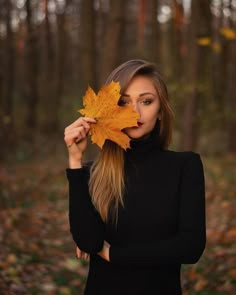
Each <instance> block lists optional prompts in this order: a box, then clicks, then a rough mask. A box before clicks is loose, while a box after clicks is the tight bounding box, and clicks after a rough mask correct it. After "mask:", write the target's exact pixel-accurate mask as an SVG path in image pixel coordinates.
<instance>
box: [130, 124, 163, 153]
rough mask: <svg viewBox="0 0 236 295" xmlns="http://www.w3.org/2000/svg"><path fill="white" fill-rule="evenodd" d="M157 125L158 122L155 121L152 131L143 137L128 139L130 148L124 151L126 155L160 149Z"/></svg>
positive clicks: (158, 127)
mask: <svg viewBox="0 0 236 295" xmlns="http://www.w3.org/2000/svg"><path fill="white" fill-rule="evenodd" d="M158 121H159V120H158ZM159 125H160V124H159V122H157V124H156V126H155V128H154V129H153V131H152V132H151V133H150V135H149V136H148V137H146V138H145V139H137V140H134V139H132V140H131V141H130V148H129V149H127V151H126V154H127V156H128V157H129V156H133V155H136V154H140V153H148V152H151V151H152V150H156V151H157V150H159V151H160V150H162V148H161V146H160V143H159V130H160V126H159Z"/></svg>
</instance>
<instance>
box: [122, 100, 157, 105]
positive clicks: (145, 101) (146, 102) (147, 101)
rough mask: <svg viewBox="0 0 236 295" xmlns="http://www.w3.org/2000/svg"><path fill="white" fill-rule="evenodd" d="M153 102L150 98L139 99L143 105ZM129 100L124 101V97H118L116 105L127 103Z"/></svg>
mask: <svg viewBox="0 0 236 295" xmlns="http://www.w3.org/2000/svg"><path fill="white" fill-rule="evenodd" d="M152 102H153V100H152V99H150V98H145V99H143V100H141V101H140V103H142V104H144V105H150V104H151V103H152ZM128 104H129V101H126V100H125V99H120V100H119V103H118V105H119V106H125V105H128Z"/></svg>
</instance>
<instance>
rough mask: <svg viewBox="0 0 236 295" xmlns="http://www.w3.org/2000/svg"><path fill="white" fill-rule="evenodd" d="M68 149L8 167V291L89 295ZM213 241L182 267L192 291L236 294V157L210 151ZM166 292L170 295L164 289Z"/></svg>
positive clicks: (2, 177)
mask: <svg viewBox="0 0 236 295" xmlns="http://www.w3.org/2000/svg"><path fill="white" fill-rule="evenodd" d="M65 159H66V156H65V153H64V152H61V151H57V152H55V153H54V152H52V153H50V155H44V156H43V157H41V156H38V157H34V158H32V157H28V158H27V157H24V156H22V154H20V153H18V155H17V157H16V160H14V159H13V160H11V161H8V162H7V163H4V164H3V165H1V167H0V185H1V191H0V208H1V209H0V249H1V250H0V294H1V295H25V294H27V295H28V294H32V295H38V294H48V295H75V294H76V295H80V294H81V295H82V294H83V288H84V283H85V280H86V275H87V271H88V262H87V261H83V260H78V259H77V258H76V256H75V245H74V243H73V241H72V239H71V236H70V233H69V226H68V194H67V189H68V187H67V181H66V177H65V167H66V165H67V163H66V160H65ZM202 160H203V164H204V168H205V179H206V213H207V246H206V249H205V252H204V255H203V256H202V258H201V259H200V260H199V262H198V263H196V264H194V265H183V266H182V285H183V293H184V295H216V294H218V295H235V294H236V243H235V241H236V181H235V180H236V157H235V156H233V155H225V156H223V157H222V156H221V157H211V158H210V157H202ZM163 295H164V294H163Z"/></svg>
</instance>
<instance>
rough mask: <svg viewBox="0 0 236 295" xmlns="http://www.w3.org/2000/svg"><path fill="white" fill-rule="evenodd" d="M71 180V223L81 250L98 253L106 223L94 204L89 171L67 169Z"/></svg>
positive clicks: (75, 239)
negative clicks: (89, 185) (89, 184)
mask: <svg viewBox="0 0 236 295" xmlns="http://www.w3.org/2000/svg"><path fill="white" fill-rule="evenodd" d="M66 175H67V179H68V182H69V225H70V232H71V234H72V237H73V240H74V241H75V243H76V245H77V246H78V247H79V248H80V250H82V251H84V252H86V253H89V254H96V253H98V252H99V251H100V250H101V249H102V247H103V242H104V223H103V221H102V219H101V217H100V215H99V213H98V212H97V210H96V209H95V207H94V206H93V204H92V201H91V197H90V195H89V189H88V179H89V171H88V169H86V168H85V167H83V168H80V169H69V168H68V169H66Z"/></svg>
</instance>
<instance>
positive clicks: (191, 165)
mask: <svg viewBox="0 0 236 295" xmlns="http://www.w3.org/2000/svg"><path fill="white" fill-rule="evenodd" d="M187 155H188V158H187V160H186V163H185V164H184V168H183V173H182V180H181V187H180V194H181V200H180V209H179V223H178V232H177V234H176V235H175V236H173V237H172V238H170V239H168V240H162V241H154V242H153V243H146V244H145V241H144V243H143V244H142V245H140V244H139V245H128V246H125V247H120V246H112V245H111V247H110V249H109V250H110V251H109V258H110V261H111V262H114V263H121V264H123V263H129V264H155V263H158V264H160V263H165V264H174V263H176V264H177V263H178V264H181V263H185V264H188V263H196V262H197V261H198V259H199V258H200V257H201V255H202V253H203V251H204V248H205V243H206V229H205V183H204V173H203V166H202V162H201V159H200V156H199V155H198V154H196V153H187Z"/></svg>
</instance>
